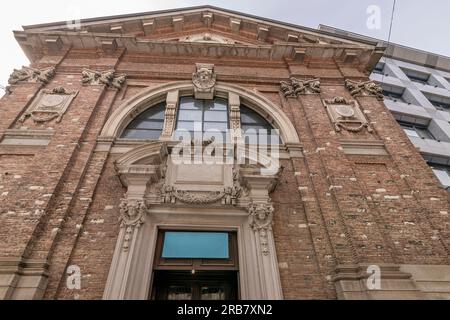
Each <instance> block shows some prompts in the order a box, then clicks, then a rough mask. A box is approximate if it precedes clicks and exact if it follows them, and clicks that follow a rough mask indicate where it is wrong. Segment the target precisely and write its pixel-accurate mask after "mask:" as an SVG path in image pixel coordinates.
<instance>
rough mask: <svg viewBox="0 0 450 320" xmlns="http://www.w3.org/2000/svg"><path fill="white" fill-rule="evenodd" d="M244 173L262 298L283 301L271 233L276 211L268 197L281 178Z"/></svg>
mask: <svg viewBox="0 0 450 320" xmlns="http://www.w3.org/2000/svg"><path fill="white" fill-rule="evenodd" d="M242 171H243V173H242V177H243V180H244V183H245V185H246V187H247V189H248V191H249V197H250V199H251V202H250V204H249V206H248V213H249V226H250V228H252V230H253V232H254V235H255V237H254V239H255V248H256V250H257V252H256V257H257V260H258V272H259V280H260V285H261V288H262V293H263V296H261V297H260V299H269V300H279V299H283V292H282V290H281V280H280V274H279V270H278V261H277V254H276V249H275V242H274V237H273V230H272V225H273V214H274V208H273V205H272V202H271V199H270V196H269V193H270V192H271V191H273V189H274V187H275V184H276V181H277V179H278V177H277V176H276V175H258V174H255V172H249V171H247V172H245V171H246V170H245V169H244V170H242Z"/></svg>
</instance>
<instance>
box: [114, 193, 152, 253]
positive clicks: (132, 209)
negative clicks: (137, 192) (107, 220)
mask: <svg viewBox="0 0 450 320" xmlns="http://www.w3.org/2000/svg"><path fill="white" fill-rule="evenodd" d="M119 210H120V218H119V222H120V227H121V228H123V229H125V237H124V241H123V250H124V251H128V249H129V248H130V242H131V240H132V239H133V234H134V232H135V230H136V229H139V227H140V226H141V225H142V224H144V222H145V216H146V214H147V206H146V204H145V202H144V201H143V200H127V199H122V201H121V203H120V205H119Z"/></svg>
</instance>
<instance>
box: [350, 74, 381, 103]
mask: <svg viewBox="0 0 450 320" xmlns="http://www.w3.org/2000/svg"><path fill="white" fill-rule="evenodd" d="M345 87H346V88H347V89H348V90H349V91H350V94H351V95H352V96H353V97H376V98H377V99H378V100H383V99H384V96H383V88H381V86H380V85H379V84H378V83H376V82H375V81H372V80H369V81H352V80H349V79H347V80H346V81H345Z"/></svg>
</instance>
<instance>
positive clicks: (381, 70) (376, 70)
mask: <svg viewBox="0 0 450 320" xmlns="http://www.w3.org/2000/svg"><path fill="white" fill-rule="evenodd" d="M373 73H376V74H381V75H382V74H384V63H382V62H379V63H377V65H376V66H375V68H374V69H373Z"/></svg>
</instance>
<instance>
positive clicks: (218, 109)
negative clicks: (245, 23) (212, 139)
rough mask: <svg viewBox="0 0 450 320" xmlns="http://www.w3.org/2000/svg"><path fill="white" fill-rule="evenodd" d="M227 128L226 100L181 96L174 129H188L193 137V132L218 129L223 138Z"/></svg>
mask: <svg viewBox="0 0 450 320" xmlns="http://www.w3.org/2000/svg"><path fill="white" fill-rule="evenodd" d="M227 129H228V102H227V100H225V99H222V98H215V99H214V100H198V99H194V98H193V97H182V98H181V99H180V106H179V109H178V121H177V127H176V130H182V131H188V132H190V134H191V137H192V138H194V132H195V131H198V132H201V133H205V132H207V131H210V132H212V131H219V132H220V133H222V134H223V138H225V136H224V135H225V133H226V131H227Z"/></svg>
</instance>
